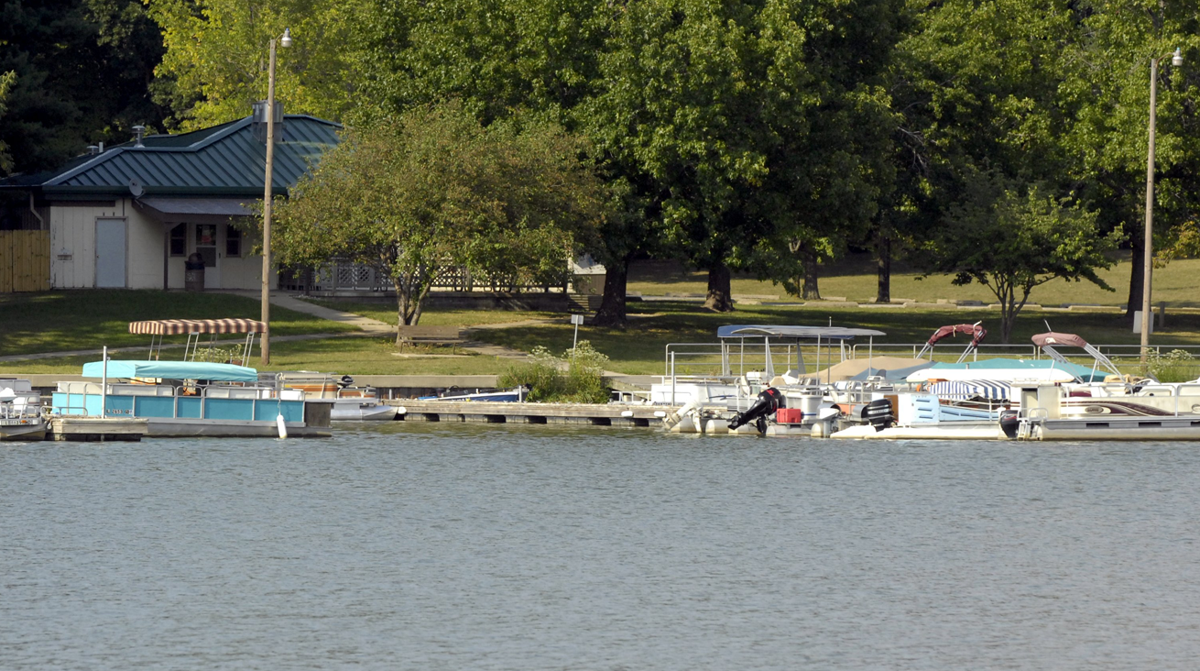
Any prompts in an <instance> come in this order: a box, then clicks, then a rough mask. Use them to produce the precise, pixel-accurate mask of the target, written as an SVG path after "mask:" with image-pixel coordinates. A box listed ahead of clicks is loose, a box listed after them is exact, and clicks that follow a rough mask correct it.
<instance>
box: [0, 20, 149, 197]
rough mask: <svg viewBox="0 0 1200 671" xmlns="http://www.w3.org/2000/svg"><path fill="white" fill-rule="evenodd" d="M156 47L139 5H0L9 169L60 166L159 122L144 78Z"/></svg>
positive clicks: (3, 134)
mask: <svg viewBox="0 0 1200 671" xmlns="http://www.w3.org/2000/svg"><path fill="white" fill-rule="evenodd" d="M161 51H162V48H161V45H160V44H159V43H158V40H157V31H156V30H155V29H154V26H153V24H152V23H150V21H149V20H148V19H147V18H146V16H145V13H144V11H143V8H142V5H141V4H140V2H138V0H49V1H46V2H29V1H27V0H7V1H5V2H3V3H0V73H5V72H11V73H13V75H12V77H13V80H12V82H11V85H10V89H9V92H8V96H7V100H6V105H7V107H8V110H7V112H6V114H5V117H4V123H3V124H0V144H3V145H6V146H7V147H8V152H9V154H10V156H11V162H10V163H9V164H8V165H7V166H0V175H3V174H7V173H8V172H32V171H37V170H45V169H49V168H53V167H57V166H58V165H59V164H61V163H63V162H64V161H66V160H67V159H69V158H71V157H73V156H77V155H79V154H82V153H84V152H85V151H86V149H87V147H88V145H90V144H96V143H98V142H106V143H109V144H111V143H114V142H121V141H125V140H127V139H129V137H130V135H131V131H130V127H131V126H133V125H136V124H145V125H148V126H151V127H154V126H158V125H160V124H161V120H162V114H163V111H162V110H161V109H160V108H158V107H156V106H155V105H153V104H152V103H151V102H150V95H149V84H150V72H151V70H152V68H153V67H154V64H155V63H157V62H158V59H159V56H160V54H161Z"/></svg>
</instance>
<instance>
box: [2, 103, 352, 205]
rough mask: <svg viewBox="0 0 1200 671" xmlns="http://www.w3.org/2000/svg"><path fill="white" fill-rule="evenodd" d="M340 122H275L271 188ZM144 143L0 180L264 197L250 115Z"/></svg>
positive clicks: (47, 187) (101, 190) (51, 187)
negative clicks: (32, 175)
mask: <svg viewBox="0 0 1200 671" xmlns="http://www.w3.org/2000/svg"><path fill="white" fill-rule="evenodd" d="M341 128H342V126H341V124H338V123H334V122H332V121H325V120H323V119H317V118H315V117H311V116H307V115H299V114H289V115H287V116H285V117H284V122H283V124H282V128H278V127H277V128H276V138H277V139H276V143H275V163H274V167H273V170H272V180H271V181H272V190H273V191H274V192H275V193H280V194H285V193H287V190H288V188H289V187H291V186H292V185H294V184H295V183H296V181H297V180H299V179H300V176H301V175H303V174H304V173H305V172H307V171H308V170H309V168H310V166H312V165H315V164H316V162H317V161H319V160H320V158H321V155H322V154H324V153H325V151H326V150H328V149H330V148H332V147H333V146H335V145H337V143H338V141H339V137H338V131H340V130H341ZM143 145H144V146H140V147H139V146H134V145H133V144H132V143H126V144H123V145H118V146H116V147H113V148H111V149H107V150H106V151H105V152H104V153H102V154H98V155H96V156H87V157H80V158H77V159H75V160H73V161H71V162H70V163H68V164H67V166H66V167H64V168H63V169H61V170H59V171H55V172H49V173H43V174H41V175H38V176H37V178H36V179H29V177H26V178H24V179H20V180H17V179H10V180H5V182H4V183H0V185H2V186H8V187H9V188H22V189H26V190H28V189H30V188H33V189H37V190H40V191H41V192H42V193H43V194H45V195H46V196H50V197H51V198H55V197H67V198H69V197H71V196H76V197H83V196H92V197H95V196H99V195H128V194H129V193H130V190H129V186H130V183H131V182H133V181H136V182H137V183H139V184H140V185H141V186H142V188H143V190H144V193H145V194H149V195H189V196H210V195H211V196H215V195H246V196H257V197H259V198H261V197H262V192H263V177H264V176H265V174H266V150H267V147H266V143H264V142H261V141H259V140H258V139H257V138H256V137H255V136H254V131H253V128H252V125H251V118H250V117H245V118H243V119H239V120H237V121H231V122H229V123H226V124H222V125H219V126H214V127H212V128H206V129H203V130H199V131H194V132H192V133H184V134H180V135H153V136H150V137H147V138H145V139H144V140H143ZM81 159H82V160H81Z"/></svg>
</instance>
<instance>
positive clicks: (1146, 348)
mask: <svg viewBox="0 0 1200 671" xmlns="http://www.w3.org/2000/svg"><path fill="white" fill-rule="evenodd" d="M1167 56H1170V57H1171V65H1174V66H1175V67H1179V66H1180V65H1183V53H1182V52H1181V51H1180V49H1178V48H1176V49H1175V52H1174V53H1171V54H1164V55H1162V56H1159V57H1158V58H1151V59H1150V147H1149V150H1148V152H1147V154H1146V231H1145V238H1144V240H1143V243H1142V247H1143V250H1142V252H1143V254H1142V363H1146V358H1147V357H1148V356H1149V353H1150V323H1151V319H1153V315H1152V313H1151V311H1150V270H1151V266H1152V265H1153V263H1154V117H1155V107H1156V106H1157V103H1158V62H1159V61H1161V60H1162V59H1164V58H1166V57H1167Z"/></svg>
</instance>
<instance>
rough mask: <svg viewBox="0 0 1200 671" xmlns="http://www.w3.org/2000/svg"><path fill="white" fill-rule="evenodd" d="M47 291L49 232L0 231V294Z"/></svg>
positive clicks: (48, 285)
mask: <svg viewBox="0 0 1200 671" xmlns="http://www.w3.org/2000/svg"><path fill="white" fill-rule="evenodd" d="M49 290H50V232H49V231H0V293H5V294H7V293H13V292H17V291H49Z"/></svg>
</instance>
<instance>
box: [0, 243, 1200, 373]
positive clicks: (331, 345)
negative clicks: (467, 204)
mask: <svg viewBox="0 0 1200 671" xmlns="http://www.w3.org/2000/svg"><path fill="white" fill-rule="evenodd" d="M864 270H865V271H867V272H863V271H864ZM870 270H871V266H870V265H869V264H868V263H867V262H866V261H864V260H863V259H862V258H859V259H858V260H857V265H856V266H852V265H851V263H850V262H846V263H843V264H840V265H836V266H833V267H830V268H827V269H826V273H825V275H824V276H823V278H822V280H821V287H822V292H823V293H824V294H825V295H827V296H845V297H847V298H849V299H851V300H856V301H861V302H869V301H870V299H871V298H873V297H874V292H875V277H874V275H873V274H871V273H870V272H869V271H870ZM1128 272H1129V266H1128V263H1122V264H1121V265H1119V266H1118V267H1117V268H1115V269H1113V270H1110V271H1108V272H1107V273H1106V275H1105V276H1106V277H1108V281H1109V282H1110V283H1112V284H1113V285H1114V286H1115V287H1117V288H1118V289H1119V291H1118V293H1116V294H1112V293H1107V292H1102V291H1100V290H1098V289H1095V288H1094V287H1092V286H1091V285H1089V284H1067V283H1064V282H1059V283H1051V284H1050V285H1047V286H1045V287H1041V288H1039V289H1037V290H1035V293H1034V295H1033V297H1032V299H1031V300H1032V301H1034V302H1037V303H1041V304H1043V305H1047V306H1053V305H1059V304H1063V303H1074V304H1090V303H1094V304H1108V305H1117V304H1120V303H1122V302H1123V291H1124V287H1125V283H1126V282H1127V280H1128ZM1122 273H1124V276H1122ZM1197 276H1200V260H1186V261H1176V262H1173V263H1172V264H1170V265H1168V266H1167V267H1166V268H1163V269H1159V270H1156V273H1155V280H1154V282H1155V284H1154V287H1155V302H1156V303H1157V302H1160V301H1161V302H1166V303H1168V322H1167V328H1166V329H1165V330H1162V331H1160V332H1157V333H1155V334H1154V335H1153V336H1152V339H1151V342H1152V343H1153V344H1155V345H1160V346H1162V347H1163V350H1164V352H1166V351H1169V349H1170V348H1171V347H1172V346H1176V345H1191V344H1200V314H1187V313H1181V312H1171V310H1170V306H1189V307H1190V306H1194V305H1198V304H1200V296H1196V295H1195V289H1194V284H1195V281H1194V279H1193V278H1194V277H1197ZM915 278H916V275H915V274H912V273H904V272H900V273H897V274H896V275H895V276H894V282H893V290H892V295H893V296H895V297H897V298H910V299H914V300H919V301H922V302H928V303H933V302H936V300H937V299H939V298H956V299H974V300H982V301H984V302H988V303H990V302H991V298H990V296H989V295H987V293H986V290H984V289H982V288H981V287H978V286H977V285H976V286H973V287H954V286H952V285H950V283H949V280H948V278H945V277H932V278H929V279H926V280H922V281H918V280H916V279H915ZM704 289H705V275H704V274H702V273H690V272H686V271H683V270H681V269H680V268H679V266H678V264H674V263H668V262H644V263H639V264H637V265H635V267H634V268H633V272H632V274H631V283H630V291H631V292H634V293H636V292H642V293H645V294H647V295H664V294H702V293H703V292H704ZM733 289H734V292H735V294H738V295H742V296H762V297H770V296H777V297H778V298H779V299H780V300H783V301H786V300H788V299H787V297H786V296H784V295H783V293H782V291H781V290H780V289H779V288H778V287H773V286H772V285H770V284H769V283H762V282H756V281H754V280H749V279H746V278H739V279H735V280H734V287H733ZM314 302H317V303H319V304H321V305H326V306H328V307H334V308H337V309H341V310H345V311H349V312H354V313H357V314H361V315H364V316H367V317H371V318H374V319H377V320H379V321H384V322H386V323H394V320H395V311H394V307H393V305H392V304H391V303H390V302H386V301H381V302H365V301H357V302H355V301H331V300H324V301H314ZM258 309H259V305H258V302H257V301H255V300H252V299H248V298H242V297H238V296H233V295H225V294H183V293H164V292H158V291H100V290H97V291H76V292H51V293H46V294H34V295H28V294H18V295H15V296H0V354H19V353H32V352H44V351H63V350H69V349H88V348H98V347H100V346H101V345H105V344H107V345H110V346H114V347H115V346H128V345H133V346H138V345H142V344H145V343H146V342H147V338H146V337H144V336H134V335H130V334H129V333H127V323H128V322H129V321H135V320H141V319H161V318H171V317H250V318H256V317H257V316H258ZM629 309H630V317H631V318H630V324H629V326H628V328H627V329H625V330H614V329H599V328H595V327H591V326H584V327H582V328H581V329H580V331H579V337H580V339H586V340H589V341H590V342H591V343H592V346H593V347H595V348H596V350H597V351H599V352H601V353H603V354H605V355H607V356H608V357H609V359H610V363H609V364H608V368H609V370H613V371H618V372H623V373H629V374H661V373H662V371H663V367H664V364H663V358H664V349H665V346H666V345H667V343H672V342H675V343H710V342H713V341H714V340H715V339H716V337H715V334H716V330H717V328H718V327H719V326H723V325H727V324H739V323H741V324H749V323H768V324H807V325H823V324H830V323H832V324H834V325H837V326H857V327H864V328H874V329H878V330H880V331H883V332H885V333H887V336H886V337H884V338H880V339H879V342H878V343H877V344H880V345H889V344H890V345H894V344H897V343H922V342H924V341H925V340H926V339H927V338H928V337H929V335H930V334H931V333H932V332H933V331H934V329H936V328H937V327H939V326H942V325H945V324H958V323H972V322H975V321H982V322H983V325H984V327H985V328H987V329H988V330H989V331H990V332H991V336H990V337H989V339H988V340H987V341H985V343H988V344H996V343H998V342H999V327H1000V324H999V316H998V313H997V312H996V311H995V310H990V309H986V308H972V309H958V308H956V307H954V306H951V305H947V306H945V307H944V308H943V307H936V308H935V307H921V308H913V307H910V308H903V309H891V308H859V307H843V306H836V305H823V304H819V303H817V304H814V303H809V304H806V305H755V304H751V302H748V301H743V302H741V303H740V304H739V305H738V309H737V310H736V311H735V312H733V313H728V314H716V313H712V312H708V311H706V310H704V309H702V308H701V307H700V306H699V305H698V304H697V303H690V302H682V301H678V302H659V301H653V302H651V301H645V302H637V301H633V302H630V304H629ZM538 319H540V320H552V321H550V322H549V323H542V324H535V325H519V326H512V327H509V328H497V329H487V328H481V329H478V330H477V331H475V333H474V335H473V336H472V337H473V338H474V339H476V340H481V341H484V342H489V343H493V344H496V345H502V346H506V347H510V348H513V349H517V350H522V351H529V350H530V349H532V348H533V347H534V346H537V345H542V346H545V347H548V348H549V349H550V350H551V351H552V352H554V353H555V354H559V355H561V354H562V352H563V351H565V350H566V349H567V348H569V347H570V346H571V342H572V337H573V334H574V329H573V327H572V326H571V325H570V324H569V323H567V320H566V315H563V314H556V313H547V312H519V311H511V312H510V311H503V310H479V311H472V310H439V309H429V310H427V311H426V312H425V313H424V315H423V317H422V320H421V323H422V324H426V325H454V326H462V327H470V326H479V325H494V324H505V323H516V322H523V321H527V320H538ZM1044 320H1048V321H1049V323H1050V327H1051V328H1052V329H1054V330H1057V331H1067V332H1072V333H1078V334H1079V335H1081V336H1083V337H1084V338H1085V339H1087V340H1088V341H1090V342H1093V343H1097V344H1105V345H1115V344H1127V345H1135V344H1137V343H1138V342H1139V337H1138V335H1137V334H1135V333H1132V329H1131V327H1130V325H1129V324H1128V323H1127V322H1126V321H1125V320H1124V317H1123V316H1121V315H1117V314H1113V313H1087V312H1061V311H1050V310H1039V309H1026V310H1025V311H1024V312H1022V313H1021V315H1020V316H1019V318H1018V321H1017V324H1016V328H1015V330H1014V333H1013V336H1012V338H1011V342H1012V343H1015V344H1025V345H1027V344H1028V343H1029V337H1030V336H1031V335H1033V334H1035V333H1041V332H1044V331H1046V330H1047V328H1046V324H1045V323H1044ZM272 330H273V333H274V334H275V335H277V336H282V335H293V334H306V333H323V332H324V333H328V332H336V333H342V332H346V331H350V330H353V328H352V327H350V326H347V325H344V324H339V323H335V322H327V321H322V320H320V319H317V318H315V317H310V316H308V315H303V314H299V313H294V312H290V311H288V310H283V309H280V308H273V309H272ZM949 342H951V343H954V344H956V345H962V344H964V342H965V341H964V340H963V339H961V338H960V339H956V340H951V341H949ZM909 351H911V350H909ZM417 352H418V353H419V352H425V353H427V354H443V353H451V352H457V353H458V354H462V353H463V350H462V349H461V348H459V349H457V350H453V349H452V348H430V349H428V350H417ZM411 353H413V350H409V351H407V352H400V354H411ZM986 353H987V350H985V354H986ZM122 356H128V357H129V358H136V356H137V355H136V354H128V355H126V354H123V355H122ZM143 356H144V353H143ZM168 356H170V355H169V354H168ZM93 358H94V357H79V358H76V359H55V360H40V361H24V362H13V363H8V364H0V371H4V372H10V373H11V372H25V373H38V372H51V373H71V374H74V373H76V372H77V371H78V370H79V367H80V365H82V363H84V362H85V360H91V359H93ZM272 359H273V365H271V366H270V367H269V369H274V370H281V369H290V370H294V369H307V370H319V371H325V372H337V373H342V374H351V375H362V374H396V375H405V374H499V373H503V372H505V371H506V370H507V369H508V368H509V367H510V366H511V365H512V363H511V362H510V361H509V360H502V359H497V358H495V357H489V356H475V355H473V356H462V357H452V358H442V357H438V356H424V357H402V356H397V352H396V350H395V349H394V346H393V344H392V342H391V340H390V339H383V338H363V337H355V338H330V339H321V340H304V341H292V342H283V341H276V342H275V343H273V346H272Z"/></svg>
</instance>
